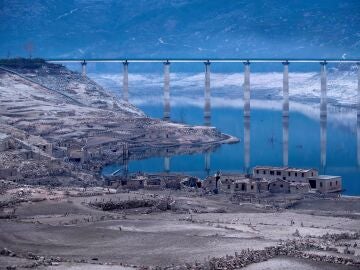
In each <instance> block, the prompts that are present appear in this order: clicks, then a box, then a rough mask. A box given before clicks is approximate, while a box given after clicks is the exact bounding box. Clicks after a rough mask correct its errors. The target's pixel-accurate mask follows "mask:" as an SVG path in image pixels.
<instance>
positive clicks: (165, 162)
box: [164, 156, 170, 173]
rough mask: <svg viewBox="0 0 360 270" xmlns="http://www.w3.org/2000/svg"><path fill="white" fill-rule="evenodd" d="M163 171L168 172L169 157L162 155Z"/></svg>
mask: <svg viewBox="0 0 360 270" xmlns="http://www.w3.org/2000/svg"><path fill="white" fill-rule="evenodd" d="M164 171H165V172H166V173H169V172H170V157H168V156H166V157H164Z"/></svg>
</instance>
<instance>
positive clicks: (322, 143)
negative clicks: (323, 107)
mask: <svg viewBox="0 0 360 270" xmlns="http://www.w3.org/2000/svg"><path fill="white" fill-rule="evenodd" d="M326 133H327V116H326V115H323V116H321V117H320V151H321V154H320V165H321V173H323V174H324V173H325V167H326Z"/></svg>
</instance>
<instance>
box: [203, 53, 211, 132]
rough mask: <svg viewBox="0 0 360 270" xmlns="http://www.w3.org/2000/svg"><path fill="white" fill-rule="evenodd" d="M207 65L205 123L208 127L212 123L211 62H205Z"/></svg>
mask: <svg viewBox="0 0 360 270" xmlns="http://www.w3.org/2000/svg"><path fill="white" fill-rule="evenodd" d="M204 64H205V93H204V96H205V106H204V122H205V125H206V126H210V121H211V103H210V102H211V101H210V98H211V93H210V61H209V60H208V61H206V62H204Z"/></svg>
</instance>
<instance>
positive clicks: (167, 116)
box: [164, 61, 170, 120]
mask: <svg viewBox="0 0 360 270" xmlns="http://www.w3.org/2000/svg"><path fill="white" fill-rule="evenodd" d="M169 119H170V62H169V61H166V62H164V120H169Z"/></svg>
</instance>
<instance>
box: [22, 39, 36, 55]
mask: <svg viewBox="0 0 360 270" xmlns="http://www.w3.org/2000/svg"><path fill="white" fill-rule="evenodd" d="M24 49H25V51H26V52H27V53H28V55H29V58H30V59H31V58H32V54H33V51H34V44H33V43H32V42H31V41H29V42H26V43H25V45H24Z"/></svg>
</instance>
